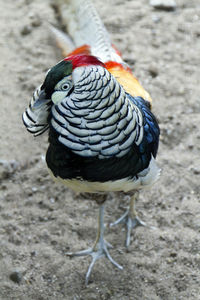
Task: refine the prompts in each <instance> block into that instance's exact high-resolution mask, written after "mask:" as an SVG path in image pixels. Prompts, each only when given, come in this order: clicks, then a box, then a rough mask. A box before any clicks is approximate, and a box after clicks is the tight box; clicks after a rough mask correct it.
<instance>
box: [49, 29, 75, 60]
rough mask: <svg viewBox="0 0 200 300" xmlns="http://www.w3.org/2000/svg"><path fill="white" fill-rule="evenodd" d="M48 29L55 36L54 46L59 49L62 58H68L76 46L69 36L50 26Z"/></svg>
mask: <svg viewBox="0 0 200 300" xmlns="http://www.w3.org/2000/svg"><path fill="white" fill-rule="evenodd" d="M49 28H50V30H51V32H52V33H53V35H54V36H55V39H56V44H57V46H58V47H59V48H60V49H61V51H62V55H63V57H66V56H68V54H69V53H70V52H72V51H74V49H75V48H76V46H75V44H74V42H73V40H72V39H71V38H70V37H69V35H67V34H66V33H64V32H63V31H61V30H59V29H57V28H56V27H54V26H52V25H49Z"/></svg>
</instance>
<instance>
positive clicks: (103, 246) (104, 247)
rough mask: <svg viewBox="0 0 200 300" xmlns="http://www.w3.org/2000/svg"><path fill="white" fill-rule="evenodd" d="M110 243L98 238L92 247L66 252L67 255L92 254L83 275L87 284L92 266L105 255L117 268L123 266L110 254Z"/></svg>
mask: <svg viewBox="0 0 200 300" xmlns="http://www.w3.org/2000/svg"><path fill="white" fill-rule="evenodd" d="M110 247H111V245H110V244H109V243H107V242H106V241H104V240H100V241H98V242H97V243H95V245H94V247H92V248H88V249H86V250H82V251H79V252H75V253H73V252H67V253H66V255H67V256H71V257H73V256H86V255H91V256H92V261H91V263H90V265H89V268H88V271H87V274H86V277H85V284H86V285H88V282H89V279H90V275H91V272H92V269H93V267H94V264H95V262H96V261H97V260H98V259H99V258H101V257H103V256H105V257H106V258H107V259H108V260H109V261H110V262H111V263H112V264H113V265H114V266H116V267H117V268H118V269H120V270H122V269H123V267H122V266H121V265H119V264H118V263H117V262H116V261H115V260H114V259H113V258H112V257H111V255H110V253H109V251H108V248H110Z"/></svg>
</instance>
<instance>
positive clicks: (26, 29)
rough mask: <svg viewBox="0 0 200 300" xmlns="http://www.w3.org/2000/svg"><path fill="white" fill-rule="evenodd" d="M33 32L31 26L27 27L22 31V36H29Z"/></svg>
mask: <svg viewBox="0 0 200 300" xmlns="http://www.w3.org/2000/svg"><path fill="white" fill-rule="evenodd" d="M31 31H32V27H31V26H30V25H25V26H23V27H22V29H21V35H28V34H30V33H31Z"/></svg>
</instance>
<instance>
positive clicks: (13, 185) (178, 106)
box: [0, 0, 200, 300]
mask: <svg viewBox="0 0 200 300" xmlns="http://www.w3.org/2000/svg"><path fill="white" fill-rule="evenodd" d="M176 2H177V8H176V10H175V11H165V10H156V9H154V8H153V7H151V6H150V5H149V1H147V0H131V1H130V0H123V1H122V0H110V1H103V2H102V1H101V0H96V1H95V4H96V7H97V9H98V11H99V14H100V15H101V17H102V19H103V21H104V23H105V25H106V27H107V29H108V30H109V32H110V35H111V37H112V40H113V42H114V43H115V45H116V46H117V47H118V48H119V50H120V51H121V52H122V53H123V57H124V59H125V60H126V61H127V62H128V63H129V64H130V66H131V67H132V69H133V70H134V73H135V75H136V76H137V77H138V78H139V79H140V81H141V82H142V84H143V85H144V86H145V88H146V89H147V90H148V91H149V92H150V93H151V95H152V98H153V111H154V113H155V114H156V115H157V117H158V120H159V123H160V127H161V141H160V148H159V153H158V159H157V160H158V164H159V166H160V167H161V169H162V175H161V178H160V180H159V181H158V182H157V184H156V185H155V186H154V187H153V188H152V189H151V190H148V191H143V192H141V194H140V198H139V201H138V202H137V211H138V213H139V215H140V217H141V218H142V219H143V220H144V221H146V222H147V223H148V224H149V225H153V226H154V227H155V229H150V228H144V227H139V228H137V229H136V230H135V232H134V235H133V238H132V243H131V246H130V248H129V250H128V251H127V250H126V248H125V247H124V240H125V231H124V227H123V226H122V225H120V226H118V227H112V228H108V227H107V229H106V239H107V240H108V241H109V242H111V243H112V245H113V246H114V248H113V249H112V250H110V251H111V255H112V256H113V258H114V259H115V260H116V261H117V262H118V263H120V264H122V265H123V267H124V269H123V271H119V270H118V269H116V268H115V267H114V266H113V265H111V264H110V262H108V261H106V260H104V259H101V260H99V261H98V263H97V264H96V265H95V267H94V270H93V273H92V276H91V282H90V284H89V285H88V286H87V287H85V286H84V278H85V273H86V270H87V267H88V264H89V261H90V258H87V257H86V258H84V259H83V258H73V259H70V258H69V257H67V256H66V252H67V251H73V250H80V249H85V248H87V247H88V246H91V245H92V242H93V241H94V239H95V235H96V226H97V222H96V219H97V213H98V209H97V205H96V204H95V202H92V201H88V200H84V199H83V198H81V197H80V196H78V195H75V194H73V193H72V192H71V191H70V190H67V189H66V188H65V187H63V186H59V185H57V184H55V183H54V182H52V180H51V178H50V177H49V175H48V172H47V169H46V166H45V163H44V160H43V159H42V158H43V157H44V154H45V151H46V148H47V135H45V136H41V137H39V138H33V137H32V136H31V135H30V134H29V133H27V132H26V130H25V128H24V126H23V124H22V121H21V114H22V112H23V111H24V109H25V107H26V106H27V103H28V101H29V100H30V97H31V96H32V92H33V91H34V89H35V87H37V86H38V85H39V84H41V83H42V80H43V78H44V74H45V72H46V71H47V70H48V69H49V67H51V66H53V65H54V64H55V63H56V62H58V61H59V60H60V59H61V55H60V52H59V50H57V49H56V47H55V45H54V42H53V39H52V37H51V33H50V31H49V29H48V22H50V23H52V24H54V25H56V26H58V27H60V26H61V24H60V23H59V18H58V16H57V14H56V12H55V10H54V8H53V7H52V6H51V3H50V1H48V0H46V1H41V0H34V1H30V0H18V1H13V0H7V1H3V0H0V11H1V22H0V32H1V35H0V53H1V55H0V65H1V79H0V90H1V96H0V107H1V117H0V137H1V139H0V140H1V144H0V300H12V299H15V300H31V299H34V300H50V299H57V300H60V299H67V300H68V299H72V300H92V299H104V300H106V299H112V300H116V299H121V300H128V299H131V300H161V299H162V300H181V299H188V300H198V299H200V197H199V195H200V186H199V183H200V155H199V153H200V132H199V123H200V101H199V95H200V79H199V78H200V68H199V51H200V4H199V2H198V1H197V0H190V1H188V0H177V1H176ZM125 207H126V204H125V203H122V202H120V201H119V199H112V200H110V201H109V202H108V203H107V206H106V216H105V224H106V225H108V224H109V223H110V222H113V221H114V220H115V219H116V218H118V217H119V216H120V215H121V214H122V213H123V212H124V210H125Z"/></svg>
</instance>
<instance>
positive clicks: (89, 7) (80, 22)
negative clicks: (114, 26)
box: [54, 0, 152, 103]
mask: <svg viewBox="0 0 200 300" xmlns="http://www.w3.org/2000/svg"><path fill="white" fill-rule="evenodd" d="M55 5H57V9H58V11H59V13H60V16H61V20H62V23H63V25H64V26H65V28H66V31H67V32H68V34H69V36H70V37H72V40H73V44H74V49H73V50H72V47H70V45H69V43H68V42H67V41H68V40H69V39H70V38H69V37H68V36H67V35H65V34H64V33H62V32H60V31H59V30H55V31H54V33H55V36H56V40H57V44H58V46H59V47H60V48H61V50H62V53H63V55H64V56H68V55H71V54H91V55H94V56H96V57H98V58H99V59H100V60H101V61H102V62H104V63H105V65H106V68H107V70H108V71H109V72H110V73H111V74H112V75H113V76H114V77H115V78H116V79H117V80H118V82H119V83H120V84H121V85H122V86H123V88H124V89H125V91H126V92H127V93H129V94H130V95H132V96H133V97H137V96H139V97H142V98H143V99H145V100H147V101H149V102H150V103H151V102H152V99H151V97H150V95H149V93H148V92H147V91H146V90H145V89H144V88H143V87H142V85H141V84H140V83H139V81H138V80H137V78H136V77H135V76H134V75H133V73H132V71H131V69H130V68H129V66H128V65H127V64H126V63H125V62H124V61H123V59H122V57H121V54H120V52H119V51H118V50H117V49H116V47H115V46H114V45H113V44H112V42H111V39H110V37H109V34H108V32H107V30H106V28H105V26H104V24H103V22H102V21H101V18H100V17H99V14H98V13H97V11H96V9H95V7H94V5H93V3H92V1H91V0H59V1H58V0H56V1H55ZM64 37H66V38H64ZM68 45H69V46H68ZM69 49H70V51H69ZM69 52H70V53H69Z"/></svg>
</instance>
